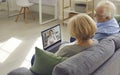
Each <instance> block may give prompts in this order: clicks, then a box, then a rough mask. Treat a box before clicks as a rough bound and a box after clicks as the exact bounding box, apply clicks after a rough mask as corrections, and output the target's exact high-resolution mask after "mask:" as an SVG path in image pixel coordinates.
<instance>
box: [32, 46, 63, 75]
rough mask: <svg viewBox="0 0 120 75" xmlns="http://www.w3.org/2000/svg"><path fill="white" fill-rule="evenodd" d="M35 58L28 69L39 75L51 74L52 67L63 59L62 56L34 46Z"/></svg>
mask: <svg viewBox="0 0 120 75" xmlns="http://www.w3.org/2000/svg"><path fill="white" fill-rule="evenodd" d="M35 50H36V51H35V60H34V64H33V66H32V67H31V68H30V70H31V71H32V72H34V73H37V74H40V75H52V70H53V67H54V66H55V65H56V64H58V63H59V62H61V61H63V60H64V59H63V58H62V57H58V56H56V55H55V54H53V53H51V52H48V51H43V50H41V49H39V48H37V47H36V48H35Z"/></svg>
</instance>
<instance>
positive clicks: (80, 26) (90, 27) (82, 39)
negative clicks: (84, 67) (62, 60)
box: [55, 14, 98, 57]
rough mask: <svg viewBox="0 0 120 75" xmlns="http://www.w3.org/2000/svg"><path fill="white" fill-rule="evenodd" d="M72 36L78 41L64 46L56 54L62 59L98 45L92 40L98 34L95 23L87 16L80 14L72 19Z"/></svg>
mask: <svg viewBox="0 0 120 75" xmlns="http://www.w3.org/2000/svg"><path fill="white" fill-rule="evenodd" d="M68 26H69V30H70V34H71V36H72V37H74V38H75V39H76V40H75V41H74V42H72V43H67V44H63V45H62V46H60V48H59V50H58V51H57V52H56V53H55V54H56V55H57V56H61V57H71V56H73V55H75V54H77V53H79V52H81V51H84V50H85V49H87V48H89V47H91V46H93V45H95V44H97V43H98V41H97V40H94V39H91V38H92V37H93V36H94V34H95V32H96V23H95V21H94V20H93V19H92V18H91V17H90V16H88V15H87V14H78V15H76V16H74V17H72V18H71V19H70V21H69V23H68Z"/></svg>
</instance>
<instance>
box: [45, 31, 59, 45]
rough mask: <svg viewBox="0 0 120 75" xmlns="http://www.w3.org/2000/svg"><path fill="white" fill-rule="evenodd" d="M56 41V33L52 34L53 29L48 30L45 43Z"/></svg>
mask: <svg viewBox="0 0 120 75" xmlns="http://www.w3.org/2000/svg"><path fill="white" fill-rule="evenodd" d="M56 41H57V38H56V35H55V34H54V32H53V30H49V36H48V41H47V45H48V46H49V45H51V44H54V43H55V42H56Z"/></svg>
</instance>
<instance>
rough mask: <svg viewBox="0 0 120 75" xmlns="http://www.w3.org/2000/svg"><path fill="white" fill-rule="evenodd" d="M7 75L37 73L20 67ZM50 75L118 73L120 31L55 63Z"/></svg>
mask: <svg viewBox="0 0 120 75" xmlns="http://www.w3.org/2000/svg"><path fill="white" fill-rule="evenodd" d="M8 75H37V74H35V73H33V72H31V70H29V69H27V68H25V67H21V68H17V69H15V70H12V71H10V72H9V73H8ZM52 75H120V33H119V34H115V35H112V36H110V37H108V38H105V39H103V40H101V41H100V42H99V43H98V44H97V45H96V46H93V47H91V48H89V49H87V50H86V51H83V52H80V53H78V54H76V55H74V56H72V57H70V58H68V59H66V60H65V61H63V62H61V63H59V64H57V65H56V66H55V67H54V69H53V71H52Z"/></svg>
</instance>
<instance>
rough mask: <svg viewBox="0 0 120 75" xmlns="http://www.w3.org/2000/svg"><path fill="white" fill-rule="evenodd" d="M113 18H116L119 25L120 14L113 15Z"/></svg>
mask: <svg viewBox="0 0 120 75" xmlns="http://www.w3.org/2000/svg"><path fill="white" fill-rule="evenodd" d="M115 19H116V20H117V22H118V24H119V25H120V16H119V15H118V16H115Z"/></svg>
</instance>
